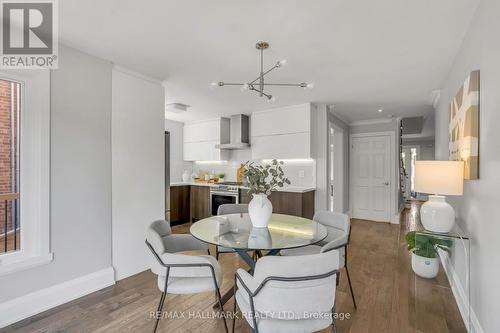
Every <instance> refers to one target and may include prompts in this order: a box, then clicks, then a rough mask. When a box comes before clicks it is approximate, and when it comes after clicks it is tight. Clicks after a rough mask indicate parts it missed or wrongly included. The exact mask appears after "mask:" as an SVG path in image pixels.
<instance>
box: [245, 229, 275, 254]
mask: <svg viewBox="0 0 500 333" xmlns="http://www.w3.org/2000/svg"><path fill="white" fill-rule="evenodd" d="M271 245H272V239H271V233H270V232H269V229H267V228H252V231H250V236H249V237H248V247H249V248H251V249H268V248H270V247H271Z"/></svg>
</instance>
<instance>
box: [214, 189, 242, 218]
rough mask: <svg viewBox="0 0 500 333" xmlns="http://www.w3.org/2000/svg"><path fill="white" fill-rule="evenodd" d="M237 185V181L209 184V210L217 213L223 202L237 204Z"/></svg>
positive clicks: (238, 194) (238, 195)
mask: <svg viewBox="0 0 500 333" xmlns="http://www.w3.org/2000/svg"><path fill="white" fill-rule="evenodd" d="M239 186H241V183H237V182H220V183H216V184H213V185H212V186H210V201H209V212H210V214H211V215H212V216H215V215H217V210H218V209H219V206H220V205H223V204H237V203H239V202H240V193H239Z"/></svg>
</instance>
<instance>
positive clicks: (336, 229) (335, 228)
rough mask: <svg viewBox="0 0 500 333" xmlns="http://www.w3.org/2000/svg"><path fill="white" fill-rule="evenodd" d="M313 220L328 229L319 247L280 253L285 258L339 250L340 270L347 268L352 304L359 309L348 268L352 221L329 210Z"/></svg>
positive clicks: (315, 216) (317, 215) (307, 247)
mask: <svg viewBox="0 0 500 333" xmlns="http://www.w3.org/2000/svg"><path fill="white" fill-rule="evenodd" d="M313 220H314V221H316V222H318V223H320V224H322V225H324V226H325V227H326V228H327V229H328V236H327V237H326V238H325V239H324V240H323V241H321V242H320V243H318V244H317V245H309V246H305V247H299V248H295V249H288V250H282V251H281V252H280V253H281V255H283V256H300V255H308V254H317V253H322V252H328V251H330V250H334V249H338V250H339V253H340V269H342V268H344V267H345V272H346V275H347V281H348V283H349V289H350V291H351V297H352V302H353V304H354V308H355V309H357V305H356V298H355V297H354V292H353V289H352V283H351V277H350V276H349V269H348V267H347V246H348V245H349V238H350V234H351V220H350V219H349V216H348V215H346V214H342V213H335V212H330V211H327V210H324V211H318V212H317V213H316V214H314V217H313ZM339 275H340V273H339ZM338 281H339V280H338V279H337V282H338Z"/></svg>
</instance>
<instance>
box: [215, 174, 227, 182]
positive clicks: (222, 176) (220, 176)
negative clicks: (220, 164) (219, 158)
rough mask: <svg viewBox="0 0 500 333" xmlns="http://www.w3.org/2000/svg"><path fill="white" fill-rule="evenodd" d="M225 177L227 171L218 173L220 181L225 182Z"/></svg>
mask: <svg viewBox="0 0 500 333" xmlns="http://www.w3.org/2000/svg"><path fill="white" fill-rule="evenodd" d="M225 177H226V174H225V173H219V174H217V178H219V181H220V182H223V181H224V180H225V179H224V178H225Z"/></svg>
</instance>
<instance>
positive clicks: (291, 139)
mask: <svg viewBox="0 0 500 333" xmlns="http://www.w3.org/2000/svg"><path fill="white" fill-rule="evenodd" d="M310 157H311V141H310V133H309V132H304V133H291V134H281V135H266V136H257V137H253V138H252V159H273V158H275V159H292V158H310Z"/></svg>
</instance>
